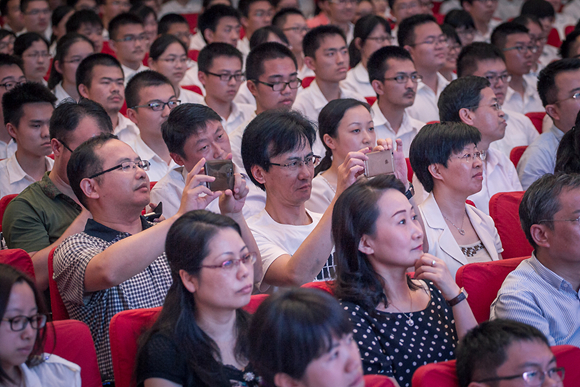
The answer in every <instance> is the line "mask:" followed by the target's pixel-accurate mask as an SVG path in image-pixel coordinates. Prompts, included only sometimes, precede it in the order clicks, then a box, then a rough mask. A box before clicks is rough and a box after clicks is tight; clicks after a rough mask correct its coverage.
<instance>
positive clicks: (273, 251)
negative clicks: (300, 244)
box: [252, 230, 292, 292]
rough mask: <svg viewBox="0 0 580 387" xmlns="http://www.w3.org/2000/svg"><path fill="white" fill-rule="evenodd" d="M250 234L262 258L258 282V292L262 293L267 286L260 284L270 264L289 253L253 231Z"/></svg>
mask: <svg viewBox="0 0 580 387" xmlns="http://www.w3.org/2000/svg"><path fill="white" fill-rule="evenodd" d="M252 233H253V234H254V239H255V240H256V244H257V245H258V248H259V249H260V255H261V257H262V278H260V280H259V286H258V288H259V289H260V291H262V292H264V291H266V290H267V289H268V287H269V285H268V284H262V282H263V281H264V276H265V275H266V272H267V271H268V269H269V268H270V265H271V264H272V262H274V261H275V260H276V259H278V257H280V256H282V255H285V254H289V253H288V252H287V251H286V250H284V249H283V248H281V247H280V246H278V245H277V244H275V243H274V242H272V241H271V240H269V239H268V238H266V237H265V236H264V235H262V234H261V233H259V232H255V231H254V230H252ZM289 255H292V254H289ZM254 281H257V278H255V279H254Z"/></svg>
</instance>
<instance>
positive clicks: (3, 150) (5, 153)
mask: <svg viewBox="0 0 580 387" xmlns="http://www.w3.org/2000/svg"><path fill="white" fill-rule="evenodd" d="M17 148H18V145H16V141H14V139H13V138H11V139H10V141H8V144H6V143H5V142H4V141H0V160H2V159H6V158H8V157H10V156H12V155H13V154H14V153H15V152H16V149H17Z"/></svg>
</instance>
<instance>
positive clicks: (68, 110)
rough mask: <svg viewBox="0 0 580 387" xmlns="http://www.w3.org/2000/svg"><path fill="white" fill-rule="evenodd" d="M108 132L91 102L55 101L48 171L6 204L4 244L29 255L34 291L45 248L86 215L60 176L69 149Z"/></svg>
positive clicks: (44, 274) (44, 277) (43, 285)
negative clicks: (52, 160)
mask: <svg viewBox="0 0 580 387" xmlns="http://www.w3.org/2000/svg"><path fill="white" fill-rule="evenodd" d="M112 131H113V127H112V126H111V120H110V119H109V116H108V115H107V113H106V112H105V110H104V109H103V108H102V107H101V106H100V105H99V104H97V103H95V102H92V101H88V100H83V101H81V102H78V103H72V102H69V103H63V104H61V105H59V106H58V107H57V108H56V109H55V110H54V112H53V114H52V117H51V118H50V141H51V146H52V151H53V153H54V166H53V168H52V171H50V173H47V174H45V175H44V177H43V178H42V180H40V181H38V182H36V183H33V184H31V185H29V186H28V188H26V189H25V190H24V191H22V193H21V194H20V195H18V196H17V197H16V198H14V199H12V201H11V202H10V204H9V205H8V207H7V208H6V212H5V213H4V218H3V220H2V222H3V225H2V231H3V233H4V237H5V238H6V244H7V245H8V247H9V248H11V249H16V248H18V249H23V250H26V252H28V254H30V257H31V258H32V263H33V264H34V273H35V276H36V284H37V286H38V288H39V289H40V290H46V289H47V288H48V254H49V253H50V251H51V250H52V249H53V248H54V247H56V246H58V245H60V243H61V242H62V241H63V240H64V239H65V238H67V237H68V236H70V235H73V234H76V233H77V232H81V231H82V230H83V229H84V227H85V223H86V222H87V219H88V218H89V217H90V216H91V215H90V213H89V212H88V211H87V210H85V209H83V208H82V207H81V206H80V204H79V201H78V199H77V197H76V196H75V194H74V192H73V190H72V188H71V187H70V183H69V180H68V177H67V175H66V167H67V163H68V160H69V158H70V155H71V153H72V152H71V150H72V149H76V148H77V147H78V146H79V145H80V144H81V143H83V142H84V141H86V140H88V139H89V138H91V137H92V136H96V135H98V134H100V133H111V132H112Z"/></svg>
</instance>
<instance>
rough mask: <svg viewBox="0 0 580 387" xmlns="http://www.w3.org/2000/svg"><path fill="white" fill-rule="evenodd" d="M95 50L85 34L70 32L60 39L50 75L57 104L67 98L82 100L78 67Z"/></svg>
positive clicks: (49, 85)
mask: <svg viewBox="0 0 580 387" xmlns="http://www.w3.org/2000/svg"><path fill="white" fill-rule="evenodd" d="M94 52H95V49H94V47H93V43H92V42H91V41H90V40H89V39H88V38H87V37H85V36H84V35H80V34H76V33H70V34H66V35H65V36H63V37H62V38H61V39H60V40H59V41H58V43H57V45H56V55H55V57H54V61H53V64H52V68H51V69H50V76H49V77H48V88H49V89H50V90H52V92H53V93H54V95H55V96H56V98H57V102H56V104H57V105H58V104H59V103H61V102H62V101H63V100H65V99H67V98H69V99H72V100H75V101H79V100H80V98H81V97H80V95H79V92H78V90H77V81H76V72H77V67H79V64H80V63H81V62H82V60H83V59H85V58H86V57H87V56H89V55H91V54H93V53H94Z"/></svg>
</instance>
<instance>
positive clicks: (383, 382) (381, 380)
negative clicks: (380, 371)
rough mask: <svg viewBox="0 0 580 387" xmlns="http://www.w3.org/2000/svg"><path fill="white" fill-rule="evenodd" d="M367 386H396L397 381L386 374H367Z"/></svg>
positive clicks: (365, 378)
mask: <svg viewBox="0 0 580 387" xmlns="http://www.w3.org/2000/svg"><path fill="white" fill-rule="evenodd" d="M364 380H365V387H395V383H393V382H392V381H391V379H389V378H388V377H386V376H384V375H365V376H364Z"/></svg>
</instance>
